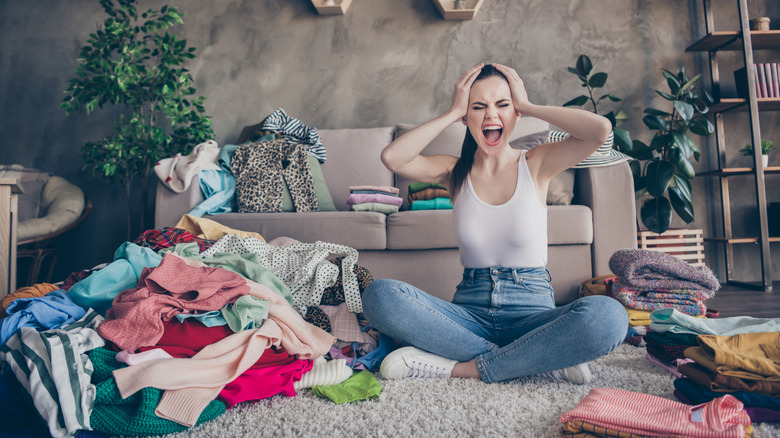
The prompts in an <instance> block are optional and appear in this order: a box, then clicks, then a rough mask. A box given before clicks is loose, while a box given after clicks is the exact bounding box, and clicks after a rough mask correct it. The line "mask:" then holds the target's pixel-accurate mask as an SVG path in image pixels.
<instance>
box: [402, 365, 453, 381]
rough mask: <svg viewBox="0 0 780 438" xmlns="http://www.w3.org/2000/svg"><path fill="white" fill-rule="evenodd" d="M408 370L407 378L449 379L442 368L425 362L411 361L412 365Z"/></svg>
mask: <svg viewBox="0 0 780 438" xmlns="http://www.w3.org/2000/svg"><path fill="white" fill-rule="evenodd" d="M409 368H410V369H409V374H408V375H407V377H412V378H421V379H431V378H437V379H445V378H447V377H449V373H448V372H447V371H446V370H445V369H444V368H441V367H437V366H434V365H431V364H429V363H425V362H417V361H412V365H411V366H410V367H409Z"/></svg>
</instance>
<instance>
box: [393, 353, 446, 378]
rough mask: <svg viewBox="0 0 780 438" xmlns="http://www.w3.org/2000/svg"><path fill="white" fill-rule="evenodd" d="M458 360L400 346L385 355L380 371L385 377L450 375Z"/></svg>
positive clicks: (441, 376) (435, 376)
mask: <svg viewBox="0 0 780 438" xmlns="http://www.w3.org/2000/svg"><path fill="white" fill-rule="evenodd" d="M456 363H458V361H456V360H452V359H447V358H444V357H441V356H437V355H435V354H433V353H428V352H426V351H422V350H420V349H419V348H415V347H403V348H399V349H397V350H395V351H393V352H391V353H390V354H388V355H387V357H385V359H384V360H383V361H382V365H380V366H379V372H380V374H382V377H384V378H385V379H403V378H405V377H414V378H439V379H446V378H448V377H450V374H451V373H452V368H453V367H454V366H455V364H456Z"/></svg>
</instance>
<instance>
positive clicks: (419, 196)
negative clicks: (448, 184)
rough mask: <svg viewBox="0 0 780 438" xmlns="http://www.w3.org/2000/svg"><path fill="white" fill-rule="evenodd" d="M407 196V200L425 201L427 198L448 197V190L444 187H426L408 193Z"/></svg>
mask: <svg viewBox="0 0 780 438" xmlns="http://www.w3.org/2000/svg"><path fill="white" fill-rule="evenodd" d="M407 198H408V199H409V202H410V203H411V202H414V201H427V200H429V199H436V198H447V199H449V198H450V192H448V191H447V190H444V189H437V188H433V187H431V188H427V189H423V190H420V191H419V192H414V193H409V195H407Z"/></svg>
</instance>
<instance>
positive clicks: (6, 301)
mask: <svg viewBox="0 0 780 438" xmlns="http://www.w3.org/2000/svg"><path fill="white" fill-rule="evenodd" d="M57 289H58V287H57V286H55V285H53V284H50V283H38V284H34V285H32V286H25V287H20V288H19V289H16V290H15V291H13V292H11V293H10V294H8V295H7V296H6V297H4V298H3V299H2V300H0V306H3V311H5V310H6V309H8V306H9V305H10V304H11V302H12V301H13V300H15V299H18V298H34V297H42V296H44V295H46V294H48V293H49V292H53V291H55V290H57Z"/></svg>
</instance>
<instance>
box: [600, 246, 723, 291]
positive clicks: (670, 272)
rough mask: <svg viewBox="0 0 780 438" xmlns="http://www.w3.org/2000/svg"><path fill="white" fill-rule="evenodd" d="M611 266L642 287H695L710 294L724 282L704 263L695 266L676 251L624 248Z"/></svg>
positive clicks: (616, 254)
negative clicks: (678, 255) (673, 252)
mask: <svg viewBox="0 0 780 438" xmlns="http://www.w3.org/2000/svg"><path fill="white" fill-rule="evenodd" d="M609 269H610V270H611V271H612V273H614V274H615V275H617V276H618V277H620V278H621V279H622V280H623V281H624V282H626V283H627V284H629V285H630V286H633V287H634V288H636V289H640V290H653V289H662V290H669V289H695V290H701V291H703V292H704V293H705V294H706V295H708V296H707V298H711V297H712V296H713V295H715V291H717V290H718V289H720V283H719V282H718V279H717V277H715V274H713V273H712V271H711V270H710V269H709V268H707V267H704V266H700V267H694V266H691V265H689V264H688V263H687V262H685V261H684V260H680V259H678V258H677V257H675V256H673V255H669V254H666V253H663V252H659V251H650V250H647V249H621V250H618V251H615V253H614V254H612V257H610V259H609Z"/></svg>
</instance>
